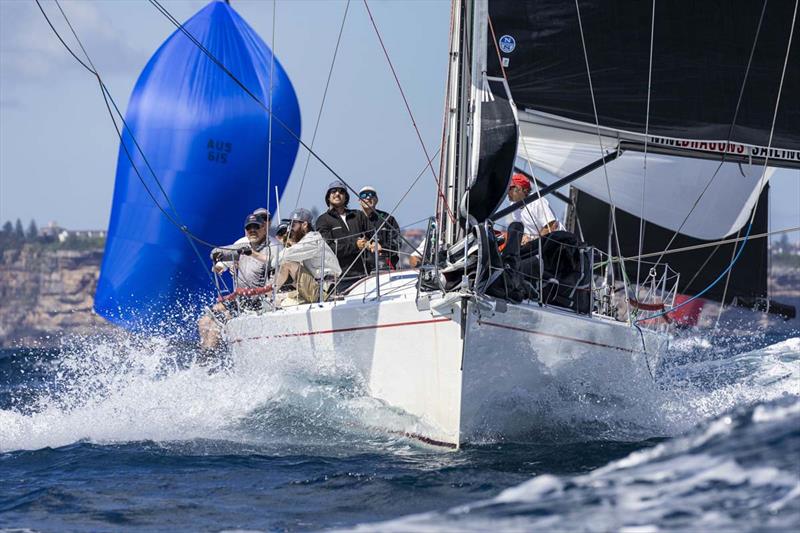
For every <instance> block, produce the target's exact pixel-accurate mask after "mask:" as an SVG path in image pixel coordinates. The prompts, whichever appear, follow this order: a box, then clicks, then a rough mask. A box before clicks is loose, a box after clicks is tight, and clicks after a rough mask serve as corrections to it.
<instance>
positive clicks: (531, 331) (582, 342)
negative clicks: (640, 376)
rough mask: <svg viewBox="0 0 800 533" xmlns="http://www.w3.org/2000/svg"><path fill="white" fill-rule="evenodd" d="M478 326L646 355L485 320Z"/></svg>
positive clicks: (479, 322) (617, 347)
mask: <svg viewBox="0 0 800 533" xmlns="http://www.w3.org/2000/svg"><path fill="white" fill-rule="evenodd" d="M478 324H485V325H487V326H494V327H496V328H503V329H511V330H514V331H522V332H523V333H532V334H534V335H542V336H543V337H551V338H553V339H561V340H567V341H574V342H579V343H581V344H588V345H589V346H598V347H600V348H611V349H612V350H620V351H623V352H629V353H644V352H642V351H641V350H631V349H630V348H623V347H621V346H612V345H610V344H603V343H601V342H594V341H587V340H583V339H576V338H575V337H567V336H566V335H558V334H556V333H545V332H543V331H535V330H532V329H525V328H520V327H516V326H507V325H505V324H498V323H496V322H487V321H485V320H479V321H478Z"/></svg>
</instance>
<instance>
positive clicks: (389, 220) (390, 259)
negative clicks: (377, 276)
mask: <svg viewBox="0 0 800 533" xmlns="http://www.w3.org/2000/svg"><path fill="white" fill-rule="evenodd" d="M367 219H368V220H369V223H370V225H371V226H372V230H373V233H374V232H376V231H377V232H378V242H379V243H380V245H381V248H384V249H385V250H391V251H382V252H381V253H380V257H379V260H380V261H381V262H382V263H383V265H381V268H382V269H386V267H387V266H388V267H389V268H391V269H392V270H394V269H395V268H397V263H398V261H399V260H400V256H399V255H398V254H397V251H399V250H400V246H401V243H400V226H399V225H398V224H397V221H396V220H395V219H394V217H393V216H392V215H390V214H389V213H387V212H386V211H381V210H380V209H375V210H374V211H372V214H371V215H367ZM384 220H386V224H384V223H383V221H384ZM378 228H380V231H378ZM374 262H375V257H374V256H373V255H372V254H370V265H371V264H372V263H374Z"/></svg>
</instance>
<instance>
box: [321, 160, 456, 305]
mask: <svg viewBox="0 0 800 533" xmlns="http://www.w3.org/2000/svg"><path fill="white" fill-rule="evenodd" d="M440 151H441V148H439V149H438V150H436V152H434V154H433V157H436V156H437V155H439V152H440ZM426 170H428V165H427V164H426V165H425V166H424V167H422V170H421V171H420V172H419V174H417V177H416V178H414V181H413V182H411V185H409V187H408V189H407V190H406V192H405V194H403V196H401V197H400V199H399V200H398V201H397V203H396V204H395V206H394V208H393V209H392V210H391V211H390V212H389V216H387V217H385V218H384V219H383V222H381V225H380V226H378V228H377V229H376V230H375V231H374V235H376V236H377V234H378V232H379V231H381V230H382V229H383V227H384V226H385V225H386V224H387V222H389V218H390V217H392V216H394V213H395V211H397V209H398V208H399V207H400V204H401V203H403V200H405V199H406V197H407V196H408V195H409V194H410V193H411V190H412V189H413V188H414V186H415V185H416V184H417V182H419V180H420V178H422V176H424V175H425V171H426ZM342 238H343V239H344V238H346V237H342ZM400 239H401V240H402V241H403V242H404V243H405V244H407V245H408V246H409V247H410V248H411V249H412V250H416V247H415V246H414V245H413V244H411V242H410V241H409V240H408V239H407V238H406V237H405V236H403V234H402V233H401V234H400ZM366 249H367V248H366V247H364V248H362V249H361V251H359V253H358V255H357V256H356V258H355V259H354V260H353V262H352V263H350V266H348V267H347V270H345V271H344V272H342V274H341V275H340V276H339V280H340V281H341V280H342V279H343V278H344V276H345V274H347V273H348V272H350V269H352V268H353V265H354V264H355V262H356V260H357V259H359V258H360V257H361V254H363V253H364V250H366ZM362 260H363V259H362ZM378 272H379V271H378ZM338 286H339V281H337V282H336V283H335V284H334V286H333V289H332V290H335V289H336V288H337V287H338Z"/></svg>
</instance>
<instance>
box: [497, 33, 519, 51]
mask: <svg viewBox="0 0 800 533" xmlns="http://www.w3.org/2000/svg"><path fill="white" fill-rule="evenodd" d="M497 43H498V44H499V45H500V51H501V52H503V53H504V54H510V53H511V52H513V51H514V48H516V47H517V41H516V40H514V38H513V37H512V36H510V35H503V36H502V37H500V40H499V41H497Z"/></svg>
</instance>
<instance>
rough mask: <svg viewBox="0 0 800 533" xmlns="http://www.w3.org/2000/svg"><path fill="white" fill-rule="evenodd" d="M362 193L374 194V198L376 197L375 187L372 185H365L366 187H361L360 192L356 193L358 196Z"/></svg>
mask: <svg viewBox="0 0 800 533" xmlns="http://www.w3.org/2000/svg"><path fill="white" fill-rule="evenodd" d="M363 192H371V193H374V194H375V196H378V191H376V190H375V187H373V186H372V185H367V186H366V187H361V190H360V191H358V194H359V195H360V194H361V193H363Z"/></svg>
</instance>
